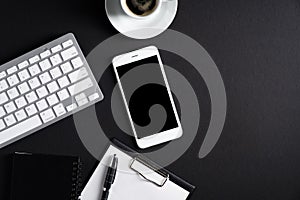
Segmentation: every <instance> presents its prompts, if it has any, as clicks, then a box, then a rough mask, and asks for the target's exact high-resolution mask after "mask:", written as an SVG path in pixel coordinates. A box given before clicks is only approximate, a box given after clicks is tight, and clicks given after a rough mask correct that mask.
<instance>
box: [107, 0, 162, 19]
mask: <svg viewBox="0 0 300 200" xmlns="http://www.w3.org/2000/svg"><path fill="white" fill-rule="evenodd" d="M110 1H111V0H110ZM154 1H156V5H155V7H154V8H153V10H152V12H150V13H149V14H147V15H138V14H135V13H134V12H132V11H131V10H130V8H129V7H128V5H127V1H126V0H120V3H121V6H122V9H123V10H124V12H125V13H126V14H127V15H128V16H130V17H133V18H136V19H146V18H149V17H152V16H154V15H156V14H157V13H158V12H159V10H160V9H161V6H162V3H163V2H164V1H166V0H154Z"/></svg>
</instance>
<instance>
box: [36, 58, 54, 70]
mask: <svg viewBox="0 0 300 200" xmlns="http://www.w3.org/2000/svg"><path fill="white" fill-rule="evenodd" d="M39 64H40V67H41V69H42V71H46V70H48V69H50V68H51V67H52V66H51V64H50V62H49V60H48V59H46V60H43V61H42V62H40V63H39Z"/></svg>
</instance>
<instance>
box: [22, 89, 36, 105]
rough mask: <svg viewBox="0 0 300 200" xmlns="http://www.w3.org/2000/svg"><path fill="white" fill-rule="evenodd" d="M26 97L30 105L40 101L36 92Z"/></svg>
mask: <svg viewBox="0 0 300 200" xmlns="http://www.w3.org/2000/svg"><path fill="white" fill-rule="evenodd" d="M25 97H26V99H27V101H28V103H32V102H34V101H36V100H37V99H38V98H37V96H36V94H35V92H34V91H31V92H30V93H28V94H26V95H25Z"/></svg>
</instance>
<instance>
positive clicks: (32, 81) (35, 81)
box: [28, 77, 41, 89]
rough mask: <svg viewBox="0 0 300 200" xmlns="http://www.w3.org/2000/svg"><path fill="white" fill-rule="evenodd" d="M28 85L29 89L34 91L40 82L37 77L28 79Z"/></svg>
mask: <svg viewBox="0 0 300 200" xmlns="http://www.w3.org/2000/svg"><path fill="white" fill-rule="evenodd" d="M28 83H29V85H30V87H31V89H35V88H37V87H39V86H40V85H41V83H40V81H39V79H38V78H37V77H34V78H33V79H30V80H29V81H28Z"/></svg>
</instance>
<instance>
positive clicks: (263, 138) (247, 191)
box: [0, 0, 300, 200]
mask: <svg viewBox="0 0 300 200" xmlns="http://www.w3.org/2000/svg"><path fill="white" fill-rule="evenodd" d="M0 25H1V31H0V45H1V47H0V63H5V62H7V61H9V60H11V59H13V58H15V57H17V56H19V55H22V54H23V53H26V52H27V51H29V50H32V49H34V48H35V47H38V46H39V45H42V44H44V43H46V42H48V41H51V40H53V39H55V38H57V37H58V36H61V35H62V34H65V33H67V32H70V31H72V32H73V33H75V35H76V36H77V39H78V40H79V43H80V44H81V47H82V49H83V51H84V53H85V54H86V55H87V54H88V52H89V51H91V50H92V49H93V47H95V46H96V45H97V44H98V43H100V42H101V41H103V40H105V39H106V38H108V37H109V36H111V35H113V34H115V33H117V32H116V31H115V30H114V29H113V27H112V26H111V25H110V23H109V21H108V19H107V17H106V15H105V11H104V1H103V0H97V1H96V0H90V1H87V0H85V1H83V0H81V1H71V0H64V1H62V0H51V1H41V0H39V1H37V0H35V1H34V0H27V1H16V0H9V1H7V0H3V1H1V3H0ZM171 28H172V29H175V30H177V31H181V32H183V33H185V34H187V35H189V36H191V37H193V38H194V39H196V40H197V41H198V42H199V43H200V44H202V45H203V46H204V47H205V48H206V50H207V51H208V52H209V53H210V55H211V56H212V57H213V59H214V61H215V62H216V64H217V65H218V67H219V70H220V72H221V74H222V76H223V79H224V82H225V86H226V91H227V98H228V113H227V119H226V124H225V127H224V130H223V134H222V136H221V138H220V140H219V142H218V144H217V145H216V146H215V148H214V150H213V151H212V152H211V153H210V154H209V156H207V157H206V158H204V159H202V160H200V159H197V154H198V151H199V147H200V145H201V143H202V140H203V137H204V134H205V131H199V133H198V136H197V138H196V139H195V141H194V143H193V145H192V146H191V147H190V149H189V150H188V151H187V152H186V153H185V154H184V155H183V156H182V157H181V158H180V159H178V160H177V161H176V162H175V163H173V164H172V165H170V166H169V167H168V168H169V169H170V170H171V171H173V172H174V173H176V174H178V175H180V176H182V177H183V178H185V179H187V180H188V181H190V182H191V183H193V184H195V185H196V186H197V190H196V191H195V193H194V195H193V197H192V200H198V199H251V200H252V199H300V133H299V130H300V123H299V122H300V82H299V77H300V67H299V64H300V56H299V52H300V45H299V41H300V1H299V0H284V1H282V0H251V1H249V0H240V1H239V0H226V1H225V0H197V1H196V0H180V6H179V11H178V14H177V17H176V19H175V21H174V23H173V24H172V26H171ZM163 60H164V62H165V63H166V62H168V65H171V64H172V62H174V63H175V61H176V60H175V61H174V60H173V59H167V58H164V57H163ZM179 63H180V62H179ZM174 65H175V64H174ZM185 70H186V73H189V76H190V79H189V80H190V81H191V82H192V83H197V82H198V81H200V82H203V81H202V80H201V78H199V77H198V76H195V75H193V73H192V72H193V70H192V68H187V69H185ZM203 84H204V83H203ZM102 87H104V86H102ZM202 90H203V91H204V93H205V87H204V89H203V88H202V89H201V88H199V90H197V91H200V92H201V91H202ZM200 92H199V93H198V95H200V96H201V95H202V94H201V93H200ZM100 104H101V103H100ZM207 104H209V103H207ZM204 105H206V103H205V102H204ZM208 119H209V117H208V118H207V119H204V122H203V123H204V124H207V121H208ZM203 129H205V128H203ZM75 131H76V130H75V127H74V124H73V120H72V117H69V118H67V119H64V120H62V121H61V122H59V123H56V124H54V125H52V126H50V127H48V128H46V129H44V130H41V131H39V133H38V134H34V135H32V136H29V137H27V138H26V139H23V140H21V141H19V142H17V143H14V144H12V145H10V146H8V147H6V148H4V149H1V150H0V199H1V200H2V199H3V200H6V199H9V188H10V170H11V164H10V163H11V162H10V161H11V160H10V157H9V154H10V153H12V152H14V151H31V152H39V153H52V154H71V155H72V154H73V155H80V156H81V157H82V158H83V161H84V162H85V171H84V175H85V177H86V178H85V179H86V180H87V176H88V175H89V174H90V173H91V172H92V169H93V168H94V167H95V164H96V160H94V159H93V157H92V156H91V155H90V154H89V153H88V152H87V151H86V150H85V148H84V146H83V145H82V144H81V142H80V140H79V138H78V136H77V134H76V132H75Z"/></svg>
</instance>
